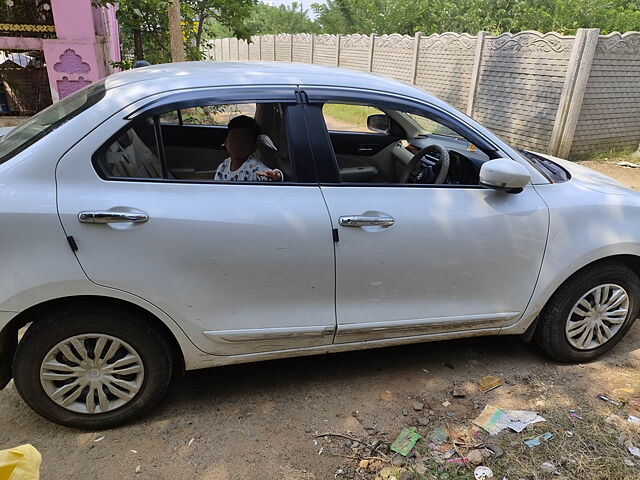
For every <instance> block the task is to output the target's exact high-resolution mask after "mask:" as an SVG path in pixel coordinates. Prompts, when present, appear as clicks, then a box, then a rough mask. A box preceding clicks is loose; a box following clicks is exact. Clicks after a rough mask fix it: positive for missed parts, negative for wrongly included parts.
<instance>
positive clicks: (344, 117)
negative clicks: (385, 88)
mask: <svg viewBox="0 0 640 480" xmlns="http://www.w3.org/2000/svg"><path fill="white" fill-rule="evenodd" d="M322 113H323V114H324V116H325V118H326V119H327V126H328V127H329V129H330V130H331V121H330V120H331V119H335V120H338V121H339V122H343V123H348V124H351V125H352V126H353V127H358V128H359V129H361V131H363V132H367V131H369V130H368V129H367V117H368V116H369V115H375V114H379V113H382V112H381V111H380V110H378V109H377V108H374V107H367V106H364V105H344V104H341V103H326V104H325V105H324V107H322ZM327 117H330V118H327Z"/></svg>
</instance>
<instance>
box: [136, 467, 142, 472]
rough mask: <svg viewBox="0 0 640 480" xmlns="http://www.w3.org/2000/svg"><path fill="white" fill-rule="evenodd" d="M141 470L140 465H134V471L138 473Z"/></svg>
mask: <svg viewBox="0 0 640 480" xmlns="http://www.w3.org/2000/svg"><path fill="white" fill-rule="evenodd" d="M141 471H142V470H141V469H140V465H136V473H140V472H141Z"/></svg>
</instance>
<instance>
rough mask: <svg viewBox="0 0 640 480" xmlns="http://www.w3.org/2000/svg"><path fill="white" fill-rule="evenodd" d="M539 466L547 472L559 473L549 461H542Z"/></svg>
mask: <svg viewBox="0 0 640 480" xmlns="http://www.w3.org/2000/svg"><path fill="white" fill-rule="evenodd" d="M540 468H541V469H542V470H544V471H545V472H547V473H552V474H559V472H558V469H557V468H556V466H555V465H554V464H553V463H551V462H544V463H543V464H542V465H540Z"/></svg>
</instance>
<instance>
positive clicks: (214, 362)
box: [186, 328, 501, 370]
mask: <svg viewBox="0 0 640 480" xmlns="http://www.w3.org/2000/svg"><path fill="white" fill-rule="evenodd" d="M500 330H501V329H500V328H480V329H470V330H464V331H457V332H447V333H439V334H429V335H412V336H408V337H401V338H387V339H383V340H371V341H367V342H353V343H340V344H333V345H316V346H312V347H304V348H294V349H282V350H278V351H263V352H254V353H247V354H238V355H224V354H223V355H207V354H201V355H199V357H197V358H191V359H189V360H190V361H189V362H188V363H187V365H186V368H187V370H196V369H199V368H208V367H219V366H223V365H234V364H239V363H251V362H257V361H263V360H275V359H280V358H292V357H302V356H308V355H320V354H324V353H338V352H347V351H352V350H367V349H371V348H381V347H393V346H396V345H408V344H412V343H424V342H432V341H439V340H452V339H456V338H465V337H478V336H486V335H498V334H499V333H500Z"/></svg>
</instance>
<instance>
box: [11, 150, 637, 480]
mask: <svg viewBox="0 0 640 480" xmlns="http://www.w3.org/2000/svg"><path fill="white" fill-rule="evenodd" d="M594 165H595V167H596V168H598V169H599V170H603V171H605V172H606V173H613V174H614V176H617V175H620V177H622V179H623V180H624V181H627V182H629V183H630V184H632V185H633V186H640V169H637V170H636V169H625V168H622V167H614V166H612V165H610V164H606V163H605V164H604V166H603V164H602V162H596V163H595V164H594ZM605 167H606V168H605ZM609 169H612V170H611V171H610V172H609V171H607V170H609ZM616 169H620V171H618V170H616ZM620 177H619V178H620ZM639 367H640V323H639V324H636V325H635V326H634V327H633V328H632V329H631V331H630V332H629V334H628V335H627V337H626V338H625V339H623V341H622V342H621V343H620V344H619V345H618V346H617V347H616V348H615V349H614V350H613V351H611V352H610V353H609V354H607V355H605V356H604V357H602V358H601V359H599V360H597V361H595V362H593V363H589V364H584V365H564V364H558V363H556V362H553V361H551V360H549V358H547V357H546V356H545V355H544V354H542V353H541V352H540V351H539V350H537V348H535V347H534V346H532V345H527V344H524V343H522V342H521V341H520V340H519V339H518V338H515V337H484V338H475V339H465V340H456V341H446V342H437V343H425V344H421V345H411V346H404V347H396V348H386V349H378V350H369V351H362V352H352V353H343V354H334V355H324V356H316V357H305V358H298V359H288V360H279V361H271V362H263V363H258V364H249V365H238V366H230V367H221V368H216V369H210V370H204V371H197V372H190V373H188V374H187V375H186V376H185V378H183V379H180V380H177V381H174V382H173V384H172V385H171V387H170V390H169V393H168V395H167V396H166V397H165V398H164V399H163V400H162V402H161V403H160V405H159V407H158V408H156V409H155V410H153V411H152V412H150V413H149V414H148V415H147V416H146V417H145V418H144V419H141V420H140V421H138V422H137V423H134V424H131V425H128V426H124V427H121V428H118V429H113V430H106V431H101V432H82V431H77V430H72V429H69V428H64V427H60V426H57V425H54V424H52V423H49V422H48V421H46V420H44V419H42V418H40V417H39V416H38V415H36V414H35V413H33V412H32V411H31V410H30V409H29V408H28V407H27V406H26V405H25V404H24V403H23V402H22V401H21V399H20V398H19V396H18V394H17V393H16V390H15V388H14V386H13V383H11V384H10V385H9V386H8V387H7V388H6V389H5V390H3V391H2V392H0V411H1V412H2V415H1V417H0V419H1V422H2V423H1V426H0V449H1V448H8V447H10V446H15V445H20V444H23V443H31V444H33V445H34V446H35V447H36V448H37V449H38V450H39V451H40V452H41V453H42V457H43V462H42V467H41V475H42V477H41V478H43V479H44V480H49V479H56V480H57V479H116V478H117V479H120V478H139V479H146V478H148V479H171V480H179V479H193V480H196V479H197V480H200V479H203V480H204V479H207V480H209V479H211V480H231V479H261V480H270V479H274V480H275V479H279V480H280V479H283V480H298V479H306V480H309V479H318V480H319V479H322V480H324V479H345V478H356V479H359V478H371V479H374V478H384V479H385V480H389V479H391V480H393V478H396V479H397V480H401V479H402V480H405V479H409V478H413V479H422V478H425V479H427V478H428V479H433V478H438V479H445V478H446V479H449V480H453V479H458V478H459V479H463V478H464V479H473V473H472V470H470V469H469V468H468V467H466V466H462V465H457V464H447V463H444V464H441V463H438V462H435V463H434V462H433V461H432V460H433V458H435V457H438V458H442V455H440V453H437V454H434V455H435V456H434V455H432V453H431V451H432V450H434V449H436V450H437V448H440V447H439V446H438V445H435V446H434V444H433V443H431V444H429V441H428V440H425V439H426V438H428V437H429V435H431V434H432V433H433V430H434V429H435V428H436V427H437V426H443V427H445V428H448V429H449V430H450V431H451V432H453V430H454V429H455V428H457V427H459V428H461V429H465V428H467V429H469V428H471V426H472V420H473V419H474V418H475V417H476V416H477V415H478V414H479V413H480V412H481V411H482V409H483V408H484V407H485V405H493V406H496V407H501V408H511V409H518V410H535V411H537V412H539V413H541V414H542V415H543V416H545V418H547V421H546V422H543V423H541V424H536V425H535V427H534V428H532V427H528V428H527V430H525V431H524V432H522V433H520V434H517V433H515V432H508V431H504V432H502V433H500V434H498V435H497V436H496V437H491V438H488V437H487V436H486V435H483V434H482V433H480V434H478V435H477V437H476V438H475V439H474V440H473V442H477V443H478V444H480V443H482V442H484V443H485V444H487V443H489V442H490V443H494V444H497V445H499V446H500V447H501V448H502V449H503V450H504V452H505V453H504V455H503V456H502V457H500V458H495V459H494V458H486V459H485V460H484V461H483V463H484V464H485V465H489V466H491V468H493V471H494V475H495V478H499V479H502V478H503V477H505V478H507V479H508V480H519V479H527V480H529V479H531V480H538V479H550V478H565V479H570V478H571V479H573V478H576V479H612V480H613V479H616V480H617V479H623V478H628V479H632V478H635V479H638V478H640V459H638V458H635V457H632V456H631V455H630V454H629V453H627V447H628V445H627V446H625V444H624V443H625V442H627V443H628V444H630V443H629V442H631V443H633V444H634V445H635V446H638V447H640V435H638V431H637V430H634V429H630V428H629V425H628V422H627V420H626V419H627V416H626V413H627V412H628V411H629V408H631V406H632V405H635V404H634V401H633V398H634V397H640V376H639V375H638V368H639ZM485 375H496V376H498V377H500V378H502V379H503V380H504V382H505V383H504V384H503V385H502V386H500V387H498V388H497V389H495V390H492V391H490V392H487V393H480V392H479V390H478V386H477V382H478V380H479V379H480V378H481V377H483V376H485ZM454 385H456V386H457V387H458V388H460V389H462V390H463V393H465V396H464V397H463V398H454V397H453V396H452V388H453V386H454ZM600 393H604V394H606V395H608V396H609V397H611V398H614V399H618V400H621V401H622V402H623V405H622V406H621V407H616V406H613V405H611V404H609V403H606V402H604V401H602V400H600V399H598V398H597V397H596V396H597V395H598V394H600ZM420 404H423V405H420ZM637 408H640V407H637ZM632 413H633V412H632ZM612 414H617V416H616V415H614V416H611V415H612ZM638 415H640V414H638ZM623 424H624V425H623ZM405 427H416V429H417V432H418V433H419V434H420V435H422V437H423V439H422V440H420V443H419V444H418V445H416V447H415V448H414V451H415V454H414V456H413V458H412V459H410V460H408V461H407V460H404V459H403V458H401V457H399V456H398V455H395V456H392V455H391V453H390V452H389V450H388V446H389V444H390V443H391V442H392V441H393V440H394V439H395V438H396V436H397V435H398V434H399V433H400V431H401V430H402V429H403V428H405ZM545 431H550V432H553V433H554V437H553V438H551V439H550V440H548V441H547V442H544V443H543V444H542V445H540V446H537V447H534V448H528V447H527V446H525V445H524V444H523V443H522V441H523V439H525V438H527V437H529V436H531V435H537V434H540V433H544V432H545ZM329 432H330V433H337V434H340V435H344V437H343V436H322V435H321V434H324V433H329ZM467 433H468V431H467ZM473 435H475V434H473ZM346 437H350V438H351V439H348V438H346ZM353 439H357V440H358V442H356V441H355V440H353ZM374 442H379V447H378V448H377V449H372V448H369V447H371V446H372V444H374ZM445 443H446V442H445ZM364 444H367V445H368V446H369V447H367V448H368V450H366V449H365V450H366V451H363V448H362V447H363V445H364ZM358 445H359V446H360V447H358ZM446 448H449V447H446ZM460 448H464V447H460ZM371 450H373V451H371ZM440 450H443V449H442V448H440ZM465 451H466V450H465ZM464 455H466V454H465V453H464V452H462V456H464ZM348 457H351V458H348ZM365 457H369V461H370V462H371V464H370V465H369V466H368V467H365V468H358V467H359V463H360V461H361V460H362V459H363V458H365ZM374 457H375V458H374ZM427 459H431V460H429V461H427ZM391 462H393V463H392V464H393V465H395V467H394V468H395V470H394V471H393V472H392V471H391V470H389V467H390V466H391V465H392V464H391ZM421 462H422V463H421ZM544 462H551V463H553V465H554V468H556V469H557V473H558V474H557V475H556V474H554V473H548V472H545V471H544V467H542V464H543V463H544ZM419 463H420V464H421V465H422V467H421V469H420V468H417V469H414V468H413V467H412V468H408V466H410V465H413V466H415V465H418V464H419ZM403 464H404V465H403ZM385 466H386V467H387V469H386V471H381V469H382V467H385ZM137 471H138V472H137ZM403 471H404V473H402V472H403Z"/></svg>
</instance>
